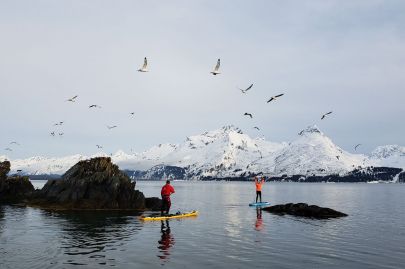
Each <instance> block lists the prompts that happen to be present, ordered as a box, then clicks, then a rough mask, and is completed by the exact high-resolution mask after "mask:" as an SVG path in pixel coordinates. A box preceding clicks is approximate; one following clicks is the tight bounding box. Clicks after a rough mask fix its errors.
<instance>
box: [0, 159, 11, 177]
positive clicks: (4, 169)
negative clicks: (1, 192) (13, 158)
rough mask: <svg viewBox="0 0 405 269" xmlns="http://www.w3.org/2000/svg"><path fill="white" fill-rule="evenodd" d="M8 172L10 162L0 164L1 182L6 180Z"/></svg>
mask: <svg viewBox="0 0 405 269" xmlns="http://www.w3.org/2000/svg"><path fill="white" fill-rule="evenodd" d="M8 172H10V162H9V161H4V162H0V180H2V179H6V178H7V174H8Z"/></svg>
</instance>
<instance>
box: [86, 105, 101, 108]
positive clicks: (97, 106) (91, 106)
mask: <svg viewBox="0 0 405 269" xmlns="http://www.w3.org/2000/svg"><path fill="white" fill-rule="evenodd" d="M93 107H94V108H101V106H99V105H90V106H89V108H93Z"/></svg>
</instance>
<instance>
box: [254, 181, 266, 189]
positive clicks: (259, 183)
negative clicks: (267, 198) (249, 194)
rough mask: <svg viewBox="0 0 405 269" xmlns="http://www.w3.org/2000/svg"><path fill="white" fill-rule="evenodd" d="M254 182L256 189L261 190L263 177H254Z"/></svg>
mask: <svg viewBox="0 0 405 269" xmlns="http://www.w3.org/2000/svg"><path fill="white" fill-rule="evenodd" d="M255 184H256V191H262V187H263V184H264V179H262V180H260V181H259V180H257V179H255Z"/></svg>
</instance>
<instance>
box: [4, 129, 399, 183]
mask: <svg viewBox="0 0 405 269" xmlns="http://www.w3.org/2000/svg"><path fill="white" fill-rule="evenodd" d="M96 156H104V157H105V156H109V155H107V154H105V153H103V152H100V153H97V154H94V155H91V156H83V155H80V154H77V155H72V156H65V157H60V158H47V157H40V156H37V157H31V158H27V159H16V160H11V169H12V171H11V173H17V170H21V171H20V172H19V173H21V174H27V175H60V174H63V173H64V172H65V171H67V170H68V169H69V168H70V167H71V166H73V165H74V164H76V163H77V162H78V161H80V160H83V159H88V158H91V157H96ZM3 159H9V158H7V156H0V161H1V160H3ZM9 160H10V159H9ZM112 160H113V162H114V163H116V164H118V165H119V166H120V168H121V169H125V170H130V171H144V172H145V173H144V175H145V177H146V178H147V177H148V176H147V175H154V174H156V173H157V171H158V174H159V175H164V176H166V174H165V172H167V171H164V170H165V167H167V169H169V168H170V171H171V172H172V173H174V174H175V175H180V174H181V175H184V178H185V179H202V178H232V177H234V178H238V177H239V178H240V177H248V176H251V175H255V174H263V175H269V176H273V177H281V176H286V175H287V176H292V175H307V176H325V175H332V174H333V175H345V174H347V173H349V172H351V171H353V170H355V169H357V170H358V169H364V168H366V167H379V166H384V167H393V168H405V147H403V146H398V145H386V146H380V147H377V148H376V149H375V150H374V151H373V152H372V153H371V154H370V155H369V156H368V155H363V154H354V153H349V152H347V151H344V150H343V149H341V148H340V147H338V146H337V145H335V144H334V143H333V141H332V140H331V139H330V138H329V137H327V136H326V135H325V134H324V133H323V132H322V131H321V130H320V129H319V128H318V127H317V126H316V125H313V126H308V127H307V128H306V129H304V130H302V131H301V132H300V133H299V135H298V137H297V139H296V140H294V141H292V142H290V143H286V142H283V143H274V142H270V141H266V140H265V139H264V138H251V137H249V136H248V135H247V134H245V133H243V131H242V130H241V129H240V128H238V127H236V126H233V125H228V126H224V127H222V128H220V129H217V130H213V131H207V132H204V133H202V134H200V135H193V136H189V137H187V138H186V139H185V141H184V142H183V143H181V144H159V145H157V146H153V147H151V148H150V149H148V150H146V151H143V152H141V153H134V154H128V153H125V152H124V151H122V150H120V151H117V152H116V153H115V154H113V155H112ZM176 167H178V168H181V169H180V170H179V169H176ZM151 169H154V171H155V173H153V172H151Z"/></svg>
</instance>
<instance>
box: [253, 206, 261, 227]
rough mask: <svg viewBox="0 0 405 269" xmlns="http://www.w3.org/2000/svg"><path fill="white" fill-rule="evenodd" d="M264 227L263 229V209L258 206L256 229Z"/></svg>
mask: <svg viewBox="0 0 405 269" xmlns="http://www.w3.org/2000/svg"><path fill="white" fill-rule="evenodd" d="M262 229H263V219H262V209H261V208H260V207H258V208H256V222H255V230H256V231H261V230H262Z"/></svg>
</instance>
